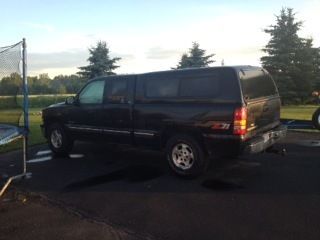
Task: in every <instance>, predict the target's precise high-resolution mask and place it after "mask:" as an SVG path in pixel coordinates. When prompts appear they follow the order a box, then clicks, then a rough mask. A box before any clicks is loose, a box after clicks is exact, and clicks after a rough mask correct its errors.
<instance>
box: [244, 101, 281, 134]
mask: <svg viewBox="0 0 320 240" xmlns="http://www.w3.org/2000/svg"><path fill="white" fill-rule="evenodd" d="M280 106H281V102H280V98H279V97H273V98H265V99H263V100H259V101H249V102H247V111H248V118H247V129H248V133H250V132H251V133H254V134H257V133H261V132H264V131H267V130H270V129H272V128H274V127H276V126H277V125H279V124H280Z"/></svg>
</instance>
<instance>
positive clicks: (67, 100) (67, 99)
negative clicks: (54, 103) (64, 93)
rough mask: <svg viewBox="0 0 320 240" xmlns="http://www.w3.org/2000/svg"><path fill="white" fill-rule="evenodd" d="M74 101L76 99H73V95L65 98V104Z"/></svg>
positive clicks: (71, 103)
mask: <svg viewBox="0 0 320 240" xmlns="http://www.w3.org/2000/svg"><path fill="white" fill-rule="evenodd" d="M75 102H76V99H75V97H74V96H70V97H67V98H66V104H67V105H73V104H75Z"/></svg>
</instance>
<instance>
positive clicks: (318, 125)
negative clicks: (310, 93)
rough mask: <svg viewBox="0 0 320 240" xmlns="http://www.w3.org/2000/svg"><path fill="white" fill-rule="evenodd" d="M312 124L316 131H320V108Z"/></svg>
mask: <svg viewBox="0 0 320 240" xmlns="http://www.w3.org/2000/svg"><path fill="white" fill-rule="evenodd" d="M312 123H313V126H314V127H315V128H316V129H318V130H320V108H318V109H317V110H316V111H315V112H314V114H313V116H312Z"/></svg>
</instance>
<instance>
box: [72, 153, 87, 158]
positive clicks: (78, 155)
mask: <svg viewBox="0 0 320 240" xmlns="http://www.w3.org/2000/svg"><path fill="white" fill-rule="evenodd" d="M69 157H70V158H83V157H84V155H83V154H69Z"/></svg>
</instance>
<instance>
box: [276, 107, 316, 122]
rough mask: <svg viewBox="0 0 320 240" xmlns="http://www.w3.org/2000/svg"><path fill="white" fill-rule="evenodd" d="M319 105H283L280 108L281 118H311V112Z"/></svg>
mask: <svg viewBox="0 0 320 240" xmlns="http://www.w3.org/2000/svg"><path fill="white" fill-rule="evenodd" d="M318 107H320V106H319V105H297V106H283V107H282V108H281V118H288V119H296V120H311V119H312V115H313V113H314V112H315V111H316V109H317V108H318Z"/></svg>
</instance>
